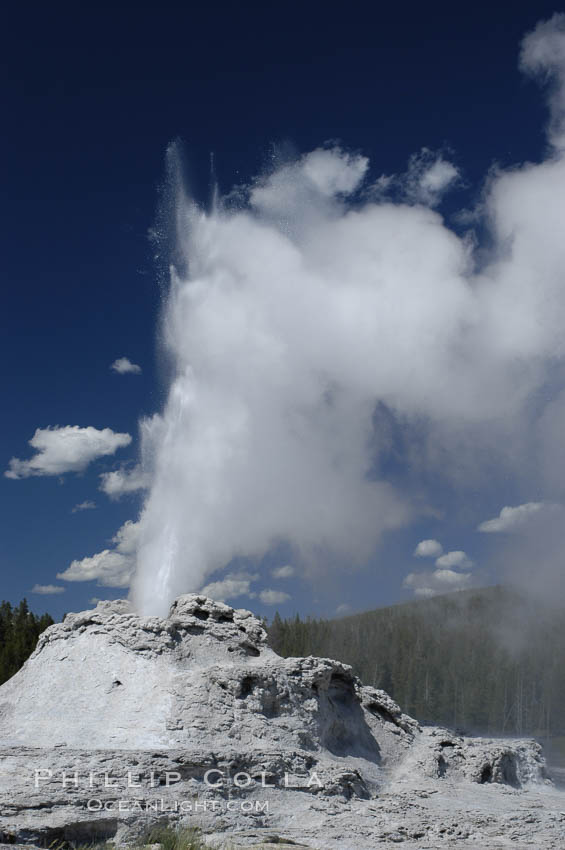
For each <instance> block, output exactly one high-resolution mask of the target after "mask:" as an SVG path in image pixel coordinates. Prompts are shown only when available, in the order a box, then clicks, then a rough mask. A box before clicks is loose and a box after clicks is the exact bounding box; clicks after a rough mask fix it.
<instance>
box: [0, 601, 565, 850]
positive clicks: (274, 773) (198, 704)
mask: <svg viewBox="0 0 565 850" xmlns="http://www.w3.org/2000/svg"><path fill="white" fill-rule="evenodd" d="M0 736H1V737H0V740H1V742H2V750H1V751H0V759H1V763H2V772H1V775H0V838H1V837H2V834H3V836H4V840H6V841H8V840H9V841H10V842H14V841H20V842H22V841H23V842H32V843H33V842H37V843H40V844H43V845H46V844H49V843H51V842H52V841H56V840H60V839H68V840H76V841H89V840H91V839H92V838H94V837H100V838H113V839H114V840H118V841H119V840H126V839H130V838H133V837H135V836H136V835H137V834H139V833H140V832H143V830H144V829H146V828H147V826H148V825H149V824H150V823H151V822H152V821H153V820H156V819H157V820H162V819H167V820H173V821H176V820H180V821H184V820H188V821H189V822H190V823H191V824H194V823H196V824H198V825H201V826H202V827H203V828H205V829H206V831H207V832H208V833H209V835H210V841H211V842H212V843H214V842H216V843H218V842H221V841H222V840H223V839H224V838H225V837H226V836H229V840H230V845H231V846H234V845H235V843H236V841H239V842H240V843H241V842H242V843H243V844H244V845H248V844H252V843H254V842H255V843H257V842H259V841H260V840H264V839H265V836H268V835H269V830H271V833H272V830H276V832H277V835H284V836H286V837H289V838H292V839H293V840H295V841H303V842H304V843H305V844H306V846H311V847H330V846H331V847H340V848H348V847H351V848H353V847H355V848H357V847H359V848H360V847H365V846H366V847H374V846H375V844H378V842H379V841H384V842H390V841H392V842H395V841H402V842H404V844H405V846H406V847H409V846H411V845H410V841H412V840H413V841H416V842H417V843H416V844H415V845H414V846H417V847H434V846H436V845H435V844H433V843H431V844H430V843H429V842H430V841H438V840H439V838H438V836H441V840H442V842H444V844H445V846H449V844H448V843H445V842H448V841H449V840H450V839H449V836H450V835H452V834H453V835H455V833H456V832H457V830H459V832H458V833H457V836H456V838H457V841H458V842H459V843H458V845H457V846H465V844H461V842H462V841H464V842H467V844H468V842H469V841H471V840H474V839H473V838H472V837H473V835H475V834H476V835H479V837H480V835H481V834H484V835H483V837H484V836H487V833H488V830H487V832H485V829H486V826H485V825H486V824H488V823H490V821H489V818H491V815H488V816H487V815H486V814H484V815H483V814H477V812H481V811H482V808H484V809H485V812H486V811H488V810H489V804H490V809H492V808H493V804H494V803H496V804H497V805H499V806H500V803H501V801H503V802H504V801H507V800H509V795H514V796H519V797H520V799H522V798H527V799H530V800H531V799H532V795H533V794H537V795H538V796H540V795H541V798H542V799H545V800H546V801H547V800H549V799H550V797H551V795H552V794H557V792H556V791H555V790H554V789H552V788H550V787H548V786H547V785H544V781H545V782H547V780H545V773H544V770H545V768H544V762H543V759H542V757H541V752H540V748H539V747H538V746H537V745H536V744H535V743H533V742H531V741H489V740H485V739H478V738H472V739H469V738H463V737H460V736H456V735H454V734H453V733H451V732H449V731H448V730H442V729H436V728H427V729H421V728H420V726H419V725H418V723H417V722H416V721H415V720H413V719H412V718H410V717H408V716H407V715H405V714H403V713H402V711H401V709H400V708H399V706H398V705H396V703H395V702H394V701H393V700H392V699H391V698H390V697H389V696H388V695H387V694H386V693H384V692H383V691H379V690H376V689H374V688H369V687H363V686H362V685H361V683H360V682H359V681H358V680H357V679H356V678H355V676H353V674H352V671H351V669H350V668H349V667H347V666H346V665H343V664H341V663H339V662H337V661H332V660H329V659H319V658H311V657H310V658H289V659H283V658H280V657H279V656H277V655H276V654H275V653H274V652H273V651H272V650H271V649H270V647H269V646H268V644H267V639H266V633H265V631H264V629H263V626H262V624H261V622H260V621H259V620H257V619H256V618H255V617H254V616H253V615H252V614H251V613H250V612H248V611H243V610H234V609H233V608H230V607H229V606H227V605H222V604H220V603H217V602H214V601H212V600H210V599H207V598H205V597H202V596H196V595H187V596H182V597H180V598H179V599H177V600H176V602H175V603H174V604H173V606H172V608H171V611H170V614H169V616H168V618H166V619H158V618H140V617H139V616H138V615H137V614H135V613H134V612H133V611H132V610H131V609H130V607H129V605H128V603H126V602H123V601H121V602H111V603H110V602H102V603H99V605H98V606H97V608H96V609H94V610H93V611H86V612H83V613H80V614H71V615H69V616H67V617H66V618H65V621H64V622H63V623H61V624H57V625H55V626H52V627H51V628H49V629H47V631H46V632H44V633H43V635H42V636H41V638H40V641H39V644H38V647H37V649H36V651H35V652H34V654H33V655H32V656H31V658H30V659H29V661H28V662H27V663H26V665H25V666H24V667H23V668H22V670H20V671H19V672H18V673H17V674H16V675H15V676H14V677H13V678H12V679H11V680H10V681H9V682H7V683H6V684H5V685H3V686H2V687H1V688H0ZM525 788H530V789H531V788H533V789H534V790H530V791H527V792H526V791H524V789H525ZM454 789H456V790H454ZM466 795H467V798H468V799H469V800H474V801H475V802H474V803H473V804H470V803H468V804H465V805H467V809H469V811H467V809H465V812H466V814H465V817H463V816H462V814H461V812H459V813H457V812H454V811H453V803H454V799H455V798H456V799H457V800H463V801H465V800H466ZM451 798H453V799H451ZM450 800H451V802H450V803H449V805H448V802H449V801H450ZM477 801H479V802H478V803H477ZM516 805H517V804H516V803H515V802H512V805H511V806H510V809H512V810H513V809H515V807H516ZM560 805H561V806H562V805H563V804H560ZM442 806H443V808H442ZM469 807H470V808H469ZM502 809H503V810H504V806H502ZM444 810H445V811H444ZM442 812H443V814H442ZM445 812H448V813H449V812H451V814H446V813H445ZM530 815H531V813H530V812H528V816H530ZM450 818H451V820H450ZM481 818H482V820H481ZM491 820H492V818H491ZM522 820H523V819H522ZM538 820H539V818H538ZM541 820H543V818H542V819H541ZM483 821H484V822H483ZM466 822H468V824H470V825H469V826H468V827H466V826H464V824H465V823H466ZM446 823H447V824H448V825H447V826H445V824H446ZM456 823H457V824H459V826H457V828H456V827H455V824H456ZM516 823H521V821H520V817H519V816H518V821H517V822H516ZM516 823H515V824H514V827H515V828H514V833H513V834H514V838H515V839H516V836H517V835H518V834H519V829H517V827H516ZM532 823H537V821H536V820H535V816H534V820H528V821H527V824H528V826H527V830H530V826H529V825H531V824H532ZM438 824H439V826H438ZM441 824H444V827H445V828H444V831H443V832H441V831H440V832H438V831H437V830H438V829H441ZM449 824H451V825H449ZM461 824H463V826H461ZM481 824H482V826H481ZM546 827H547V824H546V822H545V820H543V828H544V829H546ZM461 829H462V830H463V832H465V830H466V831H467V833H468V834H466V835H463V834H459V833H460V832H461ZM481 830H482V833H481ZM547 830H548V832H547V835H548V836H549V838H547V841H553V840H554V839H555V840H556V841H557V840H559V841H561V842H563V837H564V833H563V828H562V820H561V816H559V817H558V818H557V819H556V821H555V823H553V822H552V825H551V827H547ZM547 830H546V831H547ZM454 831H455V832H454ZM530 831H531V830H530ZM538 833H539V830H538ZM526 834H527V833H526ZM391 836H392V837H391ZM395 836H396V837H395ZM493 836H494V833H493V834H491V835H490V837H489V839H488V840H489V841H491V843H490V844H489V846H492V847H495V846H497V845H496V843H492V842H493ZM487 837H488V836H487ZM454 840H455V838H454ZM480 840H481V841H482V840H483V838H481V839H480ZM536 840H537V841H538V843H537V844H536V846H537V847H545V846H547V847H552V846H555V847H557V846H563V843H561V844H555V845H553V844H551V843H547V842H546V844H544V843H539V842H540V841H546V838H544V837H543V835H541V834H538V836H537V839H536ZM426 842H428V843H426ZM444 844H442V846H444ZM242 846H243V845H242ZM468 846H485V845H484V844H483V845H479V844H477V845H474V844H468ZM501 846H504V845H501ZM513 846H516V844H515V842H514V844H513Z"/></svg>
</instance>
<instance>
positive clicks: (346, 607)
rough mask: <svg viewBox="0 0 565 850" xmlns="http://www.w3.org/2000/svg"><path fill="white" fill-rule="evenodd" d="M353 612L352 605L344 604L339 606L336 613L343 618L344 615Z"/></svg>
mask: <svg viewBox="0 0 565 850" xmlns="http://www.w3.org/2000/svg"><path fill="white" fill-rule="evenodd" d="M350 611H351V605H350V604H349V603H348V602H342V603H341V605H338V606H337V608H336V609H335V613H336V614H337V615H338V616H342V615H343V614H349V612H350Z"/></svg>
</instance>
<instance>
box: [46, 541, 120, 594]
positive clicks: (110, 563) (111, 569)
mask: <svg viewBox="0 0 565 850" xmlns="http://www.w3.org/2000/svg"><path fill="white" fill-rule="evenodd" d="M133 569H134V562H133V560H132V558H129V557H127V556H126V555H121V554H120V553H119V552H116V551H115V550H112V549H104V550H103V551H102V552H97V553H96V555H92V557H90V558H82V559H81V560H77V561H72V562H71V564H70V566H69V567H67V569H66V570H65V571H64V572H62V573H57V578H58V579H63V580H64V581H93V580H94V579H96V580H97V581H98V584H100V585H103V586H105V587H128V585H129V583H130V580H131V576H132V573H133Z"/></svg>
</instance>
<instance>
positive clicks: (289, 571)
mask: <svg viewBox="0 0 565 850" xmlns="http://www.w3.org/2000/svg"><path fill="white" fill-rule="evenodd" d="M294 572H295V570H294V567H293V566H291V564H285V565H284V567H275V569H274V570H273V571H272V572H271V575H272V576H273V578H292V576H293V575H294Z"/></svg>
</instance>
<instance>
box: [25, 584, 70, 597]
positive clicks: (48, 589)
mask: <svg viewBox="0 0 565 850" xmlns="http://www.w3.org/2000/svg"><path fill="white" fill-rule="evenodd" d="M31 592H32V593H40V594H41V595H42V596H54V595H55V594H56V593H64V592H65V588H64V587H61V586H60V585H57V584H34V585H33V587H32V589H31Z"/></svg>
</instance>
